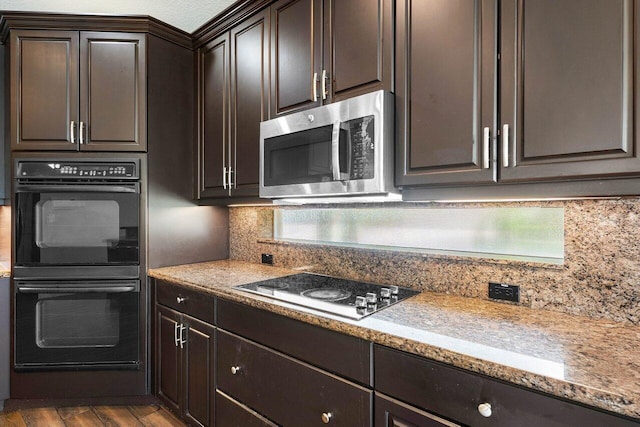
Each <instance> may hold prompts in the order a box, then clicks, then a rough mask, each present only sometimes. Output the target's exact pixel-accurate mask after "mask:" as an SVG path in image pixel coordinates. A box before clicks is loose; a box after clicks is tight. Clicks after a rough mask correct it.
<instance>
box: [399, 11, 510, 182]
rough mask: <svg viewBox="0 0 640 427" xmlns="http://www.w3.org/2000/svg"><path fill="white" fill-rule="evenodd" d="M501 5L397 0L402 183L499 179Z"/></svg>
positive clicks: (400, 174)
mask: <svg viewBox="0 0 640 427" xmlns="http://www.w3.org/2000/svg"><path fill="white" fill-rule="evenodd" d="M496 8H497V3H496V1H495V0H400V1H398V3H397V10H396V28H397V33H396V34H397V42H396V43H397V51H396V109H397V110H396V117H397V123H398V125H397V146H396V148H397V153H396V184H397V185H405V186H411V185H424V184H426V185H429V184H465V183H474V184H475V183H483V182H486V183H490V182H494V181H495V180H496V164H495V153H496V149H495V146H494V145H495V144H494V143H493V142H492V139H491V136H493V135H494V134H495V121H496V108H497V107H496V76H497V74H496V68H497V65H496V58H497V51H496V34H497V25H496V16H497V15H496ZM485 132H488V134H487V133H485Z"/></svg>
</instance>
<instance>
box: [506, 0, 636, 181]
mask: <svg viewBox="0 0 640 427" xmlns="http://www.w3.org/2000/svg"><path fill="white" fill-rule="evenodd" d="M634 4H635V2H634V1H632V0H613V1H611V0H567V1H562V2H557V1H553V0H541V1H527V0H524V1H520V2H515V1H514V0H509V1H505V2H503V6H502V7H503V9H502V19H503V23H502V25H503V30H502V33H503V35H504V36H503V47H502V51H503V52H504V53H503V58H502V62H503V64H502V67H503V69H502V76H503V77H502V78H503V89H502V105H503V113H502V117H503V123H504V124H505V125H508V126H509V151H508V160H509V167H505V168H503V169H502V171H501V180H503V181H519V180H534V179H567V178H573V177H590V176H591V177H594V176H602V175H604V176H606V175H615V174H624V173H628V172H633V171H636V172H637V171H640V158H638V150H637V147H636V144H637V142H636V132H637V130H636V129H634V125H633V124H634V115H635V111H634V102H633V96H634V86H635V84H634V81H635V80H636V79H637V74H634V73H637V67H635V66H634V61H637V58H635V59H634V51H633V49H634V45H635V44H636V43H637V41H636V40H637V35H635V32H636V30H635V28H636V26H637V16H638V11H637V10H636V11H635V12H634ZM541 29H542V30H541ZM634 38H636V39H634ZM635 90H636V91H637V88H635ZM514 107H515V108H514Z"/></svg>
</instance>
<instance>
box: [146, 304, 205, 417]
mask: <svg viewBox="0 0 640 427" xmlns="http://www.w3.org/2000/svg"><path fill="white" fill-rule="evenodd" d="M214 354H215V351H214V327H213V326H212V325H210V324H208V323H205V322H202V321H200V320H198V319H196V318H194V317H191V316H188V315H186V314H183V313H180V312H178V311H175V310H172V309H169V308H166V307H163V306H161V305H157V306H156V395H157V396H158V397H159V398H160V399H161V400H162V401H163V402H164V404H165V405H167V407H169V408H170V409H171V410H172V411H173V412H174V413H176V414H177V415H179V416H180V417H182V418H183V419H184V420H185V421H187V422H188V423H189V424H190V425H193V426H212V425H213V418H214V414H213V411H214V404H213V402H214V377H213V375H214Z"/></svg>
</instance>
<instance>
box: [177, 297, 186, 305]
mask: <svg viewBox="0 0 640 427" xmlns="http://www.w3.org/2000/svg"><path fill="white" fill-rule="evenodd" d="M186 300H187V299H186V298H185V297H176V301H177V302H178V304H182V303H183V302H185V301H186Z"/></svg>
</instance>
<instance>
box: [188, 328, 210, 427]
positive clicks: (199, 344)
mask: <svg viewBox="0 0 640 427" xmlns="http://www.w3.org/2000/svg"><path fill="white" fill-rule="evenodd" d="M183 323H184V324H185V326H186V330H185V333H186V341H187V342H186V347H185V348H186V350H185V353H184V355H185V356H184V363H185V390H184V391H185V394H184V408H183V410H184V414H185V417H186V418H187V420H188V421H190V423H191V424H193V425H203V426H210V425H213V391H214V382H213V372H214V369H215V365H214V360H213V355H214V338H213V331H214V329H213V326H211V325H208V324H206V323H204V322H200V321H198V320H196V319H194V318H192V317H188V316H184V317H183Z"/></svg>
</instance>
